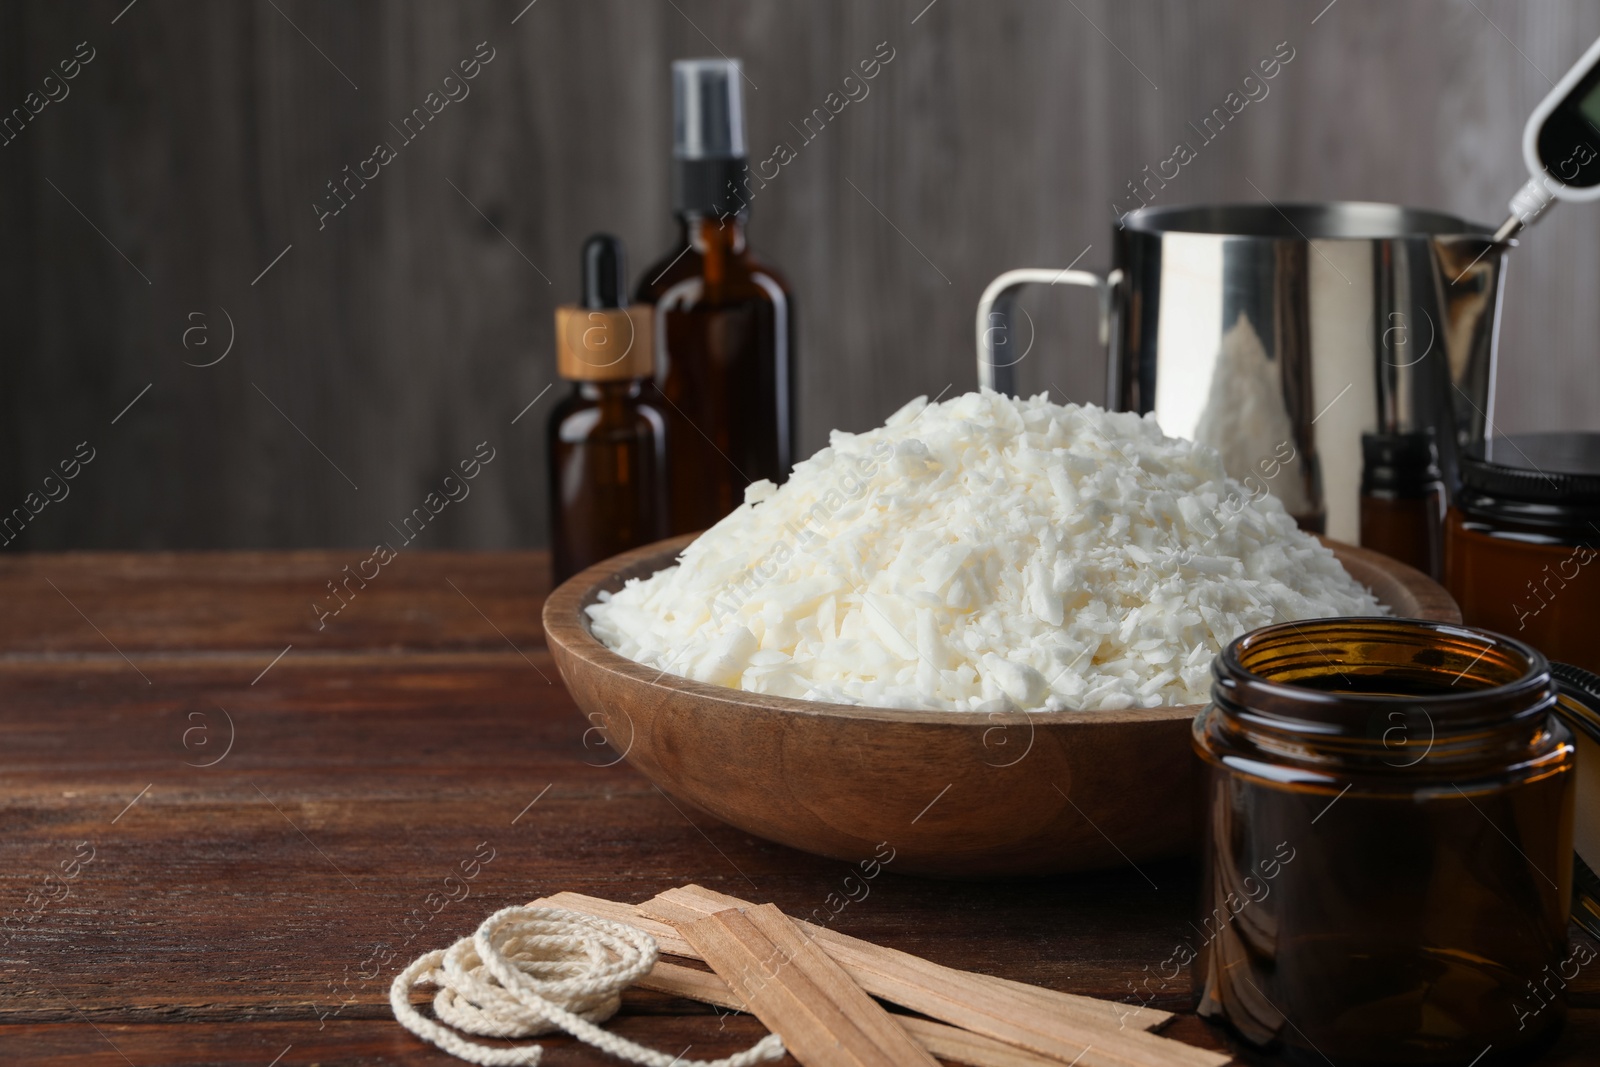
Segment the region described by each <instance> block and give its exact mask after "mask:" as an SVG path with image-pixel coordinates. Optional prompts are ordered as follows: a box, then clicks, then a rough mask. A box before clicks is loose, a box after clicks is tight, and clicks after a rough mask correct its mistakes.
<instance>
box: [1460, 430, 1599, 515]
mask: <svg viewBox="0 0 1600 1067" xmlns="http://www.w3.org/2000/svg"><path fill="white" fill-rule="evenodd" d="M1457 503H1458V504H1460V505H1461V507H1462V508H1463V509H1464V510H1466V511H1468V512H1473V513H1477V514H1480V515H1486V516H1501V517H1505V518H1510V519H1514V520H1516V521H1518V522H1524V523H1528V524H1531V525H1535V526H1570V525H1574V524H1577V525H1586V524H1588V523H1591V522H1592V523H1597V524H1600V433H1528V434H1513V435H1510V436H1501V437H1494V438H1491V439H1489V440H1488V441H1486V442H1484V443H1482V444H1478V445H1473V446H1471V447H1469V448H1468V449H1466V450H1465V452H1464V453H1463V454H1462V457H1461V492H1460V494H1459V495H1458V498H1457Z"/></svg>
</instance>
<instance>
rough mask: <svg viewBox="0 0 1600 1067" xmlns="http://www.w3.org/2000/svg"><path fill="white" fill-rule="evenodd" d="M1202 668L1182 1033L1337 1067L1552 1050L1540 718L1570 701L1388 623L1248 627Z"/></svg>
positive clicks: (1555, 887)
mask: <svg viewBox="0 0 1600 1067" xmlns="http://www.w3.org/2000/svg"><path fill="white" fill-rule="evenodd" d="M1213 672H1214V674H1215V684H1214V688H1213V701H1212V703H1211V704H1209V705H1207V707H1206V708H1205V709H1204V710H1203V711H1202V712H1201V714H1200V715H1199V716H1198V717H1197V718H1196V719H1195V723H1194V729H1193V739H1194V747H1195V750H1196V752H1197V753H1198V755H1199V756H1200V758H1201V760H1202V761H1203V762H1204V764H1205V767H1206V782H1207V785H1206V808H1205V822H1206V847H1205V866H1204V874H1203V881H1202V901H1203V902H1202V910H1201V918H1200V921H1199V923H1198V925H1197V926H1196V927H1195V929H1196V931H1197V936H1198V940H1199V941H1200V944H1199V945H1198V946H1196V949H1195V955H1196V962H1195V969H1194V977H1195V984H1196V991H1197V994H1198V997H1199V1011H1200V1013H1201V1014H1202V1015H1204V1016H1206V1017H1209V1018H1212V1019H1215V1020H1218V1021H1221V1022H1223V1023H1225V1024H1226V1025H1227V1026H1229V1027H1230V1028H1231V1029H1232V1030H1234V1031H1235V1032H1236V1033H1237V1034H1238V1035H1239V1036H1240V1037H1242V1038H1244V1039H1245V1040H1246V1041H1248V1042H1249V1043H1251V1044H1253V1045H1256V1046H1258V1047H1262V1048H1265V1049H1268V1050H1270V1051H1273V1052H1276V1053H1279V1054H1281V1055H1282V1056H1283V1057H1284V1058H1285V1059H1286V1060H1287V1061H1289V1062H1292V1063H1306V1064H1313V1063H1314V1064H1324V1063H1327V1062H1330V1061H1331V1062H1334V1063H1338V1064H1340V1067H1346V1065H1358V1064H1360V1065H1376V1064H1460V1065H1461V1067H1467V1065H1468V1064H1472V1063H1476V1064H1477V1065H1478V1067H1487V1065H1488V1064H1495V1063H1514V1062H1522V1061H1523V1060H1525V1059H1526V1058H1527V1057H1528V1056H1530V1055H1532V1054H1533V1053H1535V1052H1537V1051H1538V1050H1539V1049H1541V1048H1543V1047H1545V1046H1547V1045H1548V1044H1549V1043H1550V1042H1551V1041H1553V1040H1554V1038H1555V1036H1556V1034H1557V1032H1558V1031H1559V1029H1560V1027H1561V1024H1562V1021H1563V1018H1564V1012H1565V1000H1564V996H1563V995H1562V989H1561V988H1560V987H1559V984H1555V985H1553V984H1552V980H1551V979H1550V976H1551V975H1552V974H1555V973H1558V972H1560V970H1561V968H1563V967H1564V966H1565V967H1569V968H1570V966H1572V959H1571V957H1572V951H1573V950H1572V949H1571V948H1570V947H1569V945H1568V917H1569V914H1570V913H1571V911H1572V886H1573V866H1574V856H1573V820H1574V797H1575V794H1576V782H1577V775H1576V764H1577V759H1576V756H1575V750H1574V745H1573V739H1572V734H1571V732H1570V731H1569V729H1568V728H1567V726H1566V725H1565V724H1564V723H1563V721H1562V719H1561V717H1560V715H1559V714H1558V711H1559V702H1560V701H1562V700H1565V701H1569V702H1576V701H1577V700H1581V699H1582V694H1581V693H1580V692H1579V691H1577V690H1576V689H1571V688H1570V687H1569V689H1568V692H1567V693H1566V694H1565V695H1563V693H1562V688H1563V686H1564V685H1565V684H1566V683H1563V682H1561V681H1559V680H1558V679H1557V678H1556V677H1554V676H1553V675H1552V671H1551V668H1550V665H1549V664H1548V662H1547V661H1546V660H1545V658H1544V657H1543V656H1542V655H1541V654H1540V653H1539V652H1538V651H1537V650H1536V649H1534V648H1532V647H1531V646H1529V645H1527V644H1525V643H1523V642H1520V641H1516V640H1513V639H1510V638H1507V637H1503V636H1500V635H1496V634H1491V633H1487V632H1485V631H1481V630H1476V629H1473V628H1470V627H1466V626H1459V625H1451V624H1445V623H1432V622H1420V621H1415V620H1406V619H1384V618H1368V619H1324V620H1313V621H1306V622H1298V623H1289V624H1284V625H1277V626H1269V627H1266V628H1264V629H1261V630H1257V631H1255V632H1253V633H1251V634H1248V635H1246V636H1245V637H1242V638H1240V639H1238V640H1237V641H1235V642H1233V643H1232V644H1231V645H1229V646H1228V648H1226V649H1225V650H1224V651H1223V653H1222V654H1221V655H1219V656H1218V657H1217V659H1216V661H1215V663H1214V666H1213ZM1596 691H1597V692H1600V689H1597V690H1596ZM1574 706H1576V704H1575V703H1574ZM1585 711H1586V713H1588V714H1593V711H1592V709H1585ZM1541 983H1542V984H1541ZM1536 990H1543V991H1544V993H1543V995H1537V996H1536V993H1535V991H1536Z"/></svg>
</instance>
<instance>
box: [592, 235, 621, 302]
mask: <svg viewBox="0 0 1600 1067" xmlns="http://www.w3.org/2000/svg"><path fill="white" fill-rule="evenodd" d="M627 293H628V261H627V253H626V252H625V251H624V250H623V247H622V241H621V240H619V239H618V238H616V237H613V236H611V235H610V234H609V233H597V234H595V235H594V236H592V237H590V238H589V239H588V240H587V241H585V242H583V306H584V307H586V308H619V307H623V306H624V305H625V304H626V303H627V299H628V297H627Z"/></svg>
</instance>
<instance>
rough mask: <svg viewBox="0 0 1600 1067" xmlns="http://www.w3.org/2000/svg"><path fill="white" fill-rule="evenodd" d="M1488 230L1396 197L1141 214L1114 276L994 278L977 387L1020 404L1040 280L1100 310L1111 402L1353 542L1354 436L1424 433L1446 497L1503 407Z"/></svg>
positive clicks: (1119, 250)
mask: <svg viewBox="0 0 1600 1067" xmlns="http://www.w3.org/2000/svg"><path fill="white" fill-rule="evenodd" d="M1512 244H1513V242H1504V243H1500V244H1496V243H1495V242H1494V240H1493V238H1492V235H1491V231H1490V230H1489V228H1487V227H1483V226H1478V225H1475V224H1473V223H1469V222H1464V221H1462V220H1461V219H1458V218H1454V217H1453V216H1450V215H1441V214H1437V213H1435V212H1431V211H1416V210H1412V209H1409V208H1403V207H1396V206H1394V205H1390V204H1366V203H1324V204H1283V205H1276V206H1275V205H1272V204H1266V203H1263V204H1259V205H1256V204H1246V205H1222V206H1180V207H1164V208H1144V209H1141V210H1139V211H1134V212H1131V213H1129V214H1127V215H1126V216H1124V217H1123V219H1122V222H1121V225H1120V227H1119V228H1118V230H1117V232H1116V234H1115V252H1114V258H1113V269H1112V270H1111V272H1110V273H1109V274H1108V275H1106V276H1105V277H1101V276H1100V275H1098V274H1095V273H1093V272H1091V271H1082V270H1049V269H1026V270H1012V271H1007V272H1006V273H1004V274H1002V275H1000V276H999V277H998V278H996V279H995V280H994V281H993V282H991V283H990V284H989V287H988V288H987V289H985V290H984V293H983V298H982V300H981V301H980V302H979V304H978V318H977V344H978V380H979V382H980V383H981V384H983V385H985V386H988V387H990V388H992V389H996V390H999V391H1001V392H1006V393H1015V392H1016V379H1017V364H1018V363H1019V362H1021V357H1022V356H1025V355H1026V353H1025V352H1023V353H1020V354H1018V355H1017V356H1015V357H1014V356H1013V355H1012V353H1013V351H1015V349H1016V347H1017V346H1016V345H1014V344H1013V338H1014V337H1015V336H1016V331H1014V330H1013V329H1012V328H1011V320H1012V315H1013V313H1014V311H1015V310H1016V297H1017V294H1018V292H1019V291H1020V290H1021V289H1022V288H1023V287H1024V286H1027V285H1031V284H1044V285H1080V286H1088V287H1090V288H1093V289H1095V290H1096V291H1097V293H1098V295H1099V298H1100V339H1101V342H1102V343H1103V344H1104V345H1105V346H1106V352H1107V358H1108V368H1107V379H1106V381H1107V386H1106V406H1107V407H1109V408H1112V409H1115V410H1124V411H1136V412H1139V413H1141V414H1143V413H1147V412H1152V411H1153V412H1155V415H1156V419H1157V421H1158V422H1159V423H1160V424H1161V428H1162V430H1163V431H1164V432H1165V433H1167V434H1169V435H1171V436H1176V437H1188V438H1193V439H1194V440H1196V441H1202V442H1204V443H1206V444H1210V445H1213V446H1215V447H1216V448H1217V449H1218V450H1219V451H1220V452H1221V454H1222V458H1223V463H1224V465H1225V466H1226V468H1227V470H1228V473H1229V474H1231V475H1233V476H1234V477H1236V478H1239V479H1241V480H1243V481H1245V483H1246V485H1247V486H1249V487H1251V488H1252V490H1255V489H1256V488H1257V487H1261V486H1264V487H1265V489H1266V490H1270V491H1271V492H1273V493H1275V494H1277V495H1278V497H1279V498H1280V499H1281V500H1282V501H1283V503H1284V505H1285V506H1286V507H1287V508H1288V509H1289V511H1290V513H1291V514H1293V515H1294V516H1295V518H1296V519H1297V520H1299V522H1300V524H1301V525H1302V526H1303V527H1305V528H1306V529H1309V530H1313V531H1316V532H1319V533H1327V534H1329V535H1330V536H1333V537H1337V538H1339V539H1341V540H1345V541H1351V542H1354V541H1355V540H1356V539H1357V535H1358V531H1359V527H1358V521H1359V507H1360V486H1361V435H1362V433H1364V432H1368V431H1383V432H1390V433H1400V432H1408V431H1414V430H1425V429H1431V430H1432V431H1433V432H1434V435H1435V440H1436V442H1437V445H1438V448H1439V454H1440V455H1439V458H1440V466H1441V468H1442V470H1443V471H1444V473H1445V480H1446V485H1447V486H1448V487H1450V488H1451V489H1452V491H1453V489H1454V487H1455V477H1456V475H1455V472H1456V468H1457V463H1456V457H1457V455H1458V454H1459V451H1460V450H1461V449H1462V448H1464V447H1465V446H1467V445H1470V444H1473V443H1476V442H1478V441H1481V440H1483V438H1484V435H1485V431H1486V429H1487V427H1488V426H1489V425H1490V424H1491V420H1492V417H1493V407H1494V363H1495V344H1496V338H1497V335H1498V333H1499V323H1500V311H1499V309H1500V291H1501V284H1502V277H1503V269H1502V268H1503V263H1504V258H1505V253H1506V251H1507V249H1508V248H1510V247H1511V246H1512Z"/></svg>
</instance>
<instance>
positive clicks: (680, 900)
mask: <svg viewBox="0 0 1600 1067" xmlns="http://www.w3.org/2000/svg"><path fill="white" fill-rule="evenodd" d="M748 906H749V904H748V902H747V901H743V900H740V899H739V898H738V897H732V896H729V895H727V894H725V893H718V892H716V891H715V890H711V889H706V888H705V887H703V886H698V885H687V886H682V887H680V888H678V889H669V890H667V891H666V892H665V893H661V894H659V895H657V896H654V897H652V898H650V899H649V900H647V901H645V902H644V903H643V904H640V905H639V908H638V910H639V913H640V914H641V915H644V916H646V917H649V918H653V919H657V920H660V921H662V922H665V923H676V922H686V921H692V920H694V919H696V918H700V917H702V916H705V915H709V914H711V913H712V912H715V911H721V910H723V909H724V908H730V907H748ZM797 921H798V922H799V923H800V926H801V929H802V930H804V931H805V933H806V934H807V936H809V937H811V938H813V939H814V940H815V941H816V942H817V944H818V945H820V946H821V947H822V949H823V951H825V952H827V953H828V955H830V956H832V957H833V958H834V959H835V960H837V961H838V962H839V963H840V964H841V965H842V966H843V967H844V968H845V970H846V971H852V970H853V969H857V968H859V969H862V970H865V971H870V972H872V973H874V974H877V975H879V976H880V977H881V978H882V979H883V980H884V981H886V982H892V981H897V980H899V979H902V978H912V977H916V978H918V979H919V980H921V981H925V982H929V983H932V984H933V985H934V986H935V987H937V986H938V985H940V984H942V983H945V982H949V983H953V984H954V986H955V987H956V989H957V991H958V992H960V993H962V994H964V993H965V990H966V989H967V988H968V987H970V986H972V985H981V986H984V987H987V988H990V989H993V990H995V991H997V992H999V993H1001V994H1004V995H1006V996H1010V997H1013V998H1016V999H1019V1000H1021V1001H1022V1002H1023V1003H1024V1004H1027V1005H1029V1006H1031V1007H1033V1008H1035V1009H1037V1010H1038V1012H1039V1013H1040V1014H1042V1015H1061V1016H1064V1017H1066V1018H1071V1019H1077V1020H1082V1021H1083V1022H1084V1023H1085V1024H1087V1025H1091V1026H1095V1025H1098V1026H1106V1025H1109V1026H1111V1027H1113V1028H1115V1029H1118V1030H1123V1029H1127V1028H1128V1027H1130V1026H1132V1027H1135V1028H1138V1029H1153V1028H1154V1027H1157V1026H1160V1025H1162V1024H1164V1023H1166V1022H1167V1021H1168V1020H1170V1019H1171V1018H1172V1013H1171V1012H1167V1011H1158V1010H1155V1009H1153V1008H1141V1007H1138V1006H1136V1005H1131V1004H1117V1003H1115V1002H1113V1001H1109V1000H1100V999H1099V998H1097V997H1085V996H1080V995H1078V994H1075V993H1061V992H1058V991H1056V990H1053V989H1044V988H1042V987H1040V986H1035V985H1028V984H1027V983H1025V982H1014V981H1011V980H1010V979H1008V978H996V977H994V976H993V975H987V974H978V973H976V972H973V971H962V970H957V969H956V968H954V967H945V966H942V965H941V964H937V963H933V962H930V961H929V960H925V959H923V958H922V957H920V956H913V955H912V954H911V953H909V952H900V951H898V950H896V949H891V948H884V947H883V946H882V945H875V944H873V943H872V942H870V941H863V940H861V939H860V938H858V937H851V936H850V935H849V934H841V933H839V932H838V931H836V930H830V929H828V928H827V927H825V926H817V925H815V924H813V923H808V922H805V921H804V920H797ZM856 981H858V982H861V981H862V979H861V978H860V976H857V978H856ZM862 984H863V986H864V987H865V988H867V989H868V991H869V992H872V993H874V994H875V995H877V996H884V997H888V998H889V999H891V1000H894V997H893V996H892V995H890V994H888V993H879V992H878V991H877V990H874V989H872V988H871V987H870V986H867V985H866V983H865V982H863V983H862ZM895 1003H897V1004H899V1003H903V1002H901V1001H898V1000H896V1001H895ZM905 1006H906V1007H912V1006H911V1005H909V1004H906V1005H905ZM914 1010H917V1011H921V1010H923V1009H921V1008H916V1009H914Z"/></svg>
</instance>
